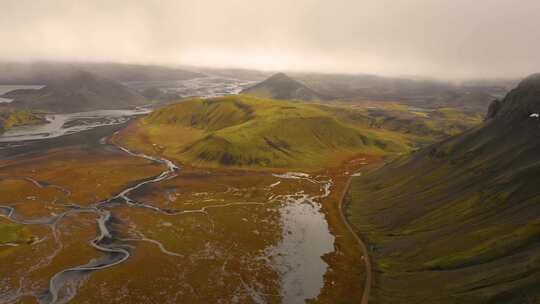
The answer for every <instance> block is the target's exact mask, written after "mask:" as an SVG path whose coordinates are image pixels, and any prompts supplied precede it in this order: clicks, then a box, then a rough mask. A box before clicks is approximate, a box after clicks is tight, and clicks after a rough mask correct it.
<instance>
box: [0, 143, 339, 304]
mask: <svg viewBox="0 0 540 304" xmlns="http://www.w3.org/2000/svg"><path fill="white" fill-rule="evenodd" d="M100 143H101V144H103V145H107V144H108V143H107V140H106V139H103V140H101V141H100ZM114 146H115V147H116V148H118V149H119V150H121V151H123V152H124V153H126V154H128V155H130V156H133V157H139V158H143V159H147V160H150V161H153V162H156V163H158V164H161V165H163V166H165V170H164V171H162V172H161V173H160V174H159V175H157V176H154V177H151V178H148V179H145V180H142V181H139V182H137V183H136V184H135V185H133V186H130V187H128V188H126V189H124V190H122V191H120V192H119V193H118V194H116V195H114V196H112V197H111V198H109V199H106V200H103V201H99V202H96V203H94V204H92V205H90V206H89V207H83V206H79V205H76V204H72V205H65V206H64V207H67V208H69V209H68V210H67V211H65V212H63V213H61V214H59V215H55V216H52V217H48V218H39V219H22V218H20V217H19V216H18V215H17V214H16V212H15V210H14V208H13V207H9V206H0V211H4V212H3V213H4V217H6V218H8V219H9V220H11V221H13V222H16V223H20V224H32V225H34V224H35V225H49V226H50V227H51V229H52V231H53V236H54V239H55V240H56V242H57V244H58V248H57V249H56V250H55V252H54V253H52V255H51V256H49V257H47V259H46V262H50V261H51V260H52V259H53V258H54V256H55V255H56V254H57V253H58V251H60V250H61V248H62V246H63V245H62V243H61V241H60V240H59V238H58V236H57V230H56V229H57V227H56V226H57V223H58V222H59V221H60V220H61V219H63V218H64V217H66V216H68V215H70V214H74V213H92V214H95V215H96V216H97V217H98V218H97V220H96V221H97V227H98V235H97V236H96V237H95V238H94V239H93V240H92V241H91V242H90V245H91V246H92V247H94V248H95V249H97V250H98V251H100V252H102V253H103V255H102V256H101V257H99V258H96V259H92V260H90V261H88V262H87V263H85V264H83V265H79V266H75V267H70V268H67V269H64V270H62V271H59V272H57V273H56V274H54V275H53V276H52V278H51V279H50V281H49V287H48V290H47V292H46V293H32V294H25V293H23V292H22V291H21V290H18V291H16V293H15V294H10V295H7V296H5V297H4V296H0V302H13V301H16V300H17V299H18V298H20V297H22V296H27V295H31V296H34V297H35V298H36V299H38V300H39V302H40V303H43V304H54V303H67V302H69V301H70V300H72V299H73V298H74V297H75V296H76V295H77V292H78V287H79V286H80V285H81V284H82V283H83V282H84V278H85V275H87V274H88V273H89V272H91V271H96V270H103V269H107V268H110V267H113V266H116V265H118V264H120V263H122V262H124V261H126V260H127V259H129V258H130V256H131V254H132V253H131V250H132V248H133V247H132V246H131V245H129V243H130V242H149V243H152V244H154V245H156V246H157V247H158V248H159V250H160V251H161V252H162V253H164V254H166V255H169V256H176V257H182V256H183V255H181V254H178V253H176V252H172V251H169V250H167V248H166V247H165V246H164V245H163V244H162V243H161V242H159V241H157V240H153V239H150V238H147V237H145V236H144V235H142V234H139V235H138V238H114V237H113V236H112V232H111V230H110V229H111V228H110V223H111V218H112V214H111V211H109V210H107V207H108V206H109V205H113V204H125V205H127V206H130V207H135V208H146V209H149V210H151V211H153V212H158V213H160V214H163V215H169V216H170V215H177V214H184V213H207V210H208V209H210V208H223V207H228V206H234V205H264V203H257V202H237V203H230V204H221V205H210V206H205V207H202V208H201V209H196V210H174V209H163V208H160V207H157V206H154V205H151V204H147V203H144V202H139V201H136V200H134V199H132V198H131V197H130V193H132V192H133V191H135V190H137V189H139V188H141V187H143V186H144V185H147V184H151V183H158V182H161V181H164V180H167V179H170V178H174V177H175V176H176V175H177V172H178V170H180V168H179V167H178V166H177V165H175V164H174V163H173V162H172V161H170V160H168V159H164V158H160V157H153V156H148V155H146V154H142V153H136V152H133V151H131V150H129V149H127V148H124V147H121V146H118V145H114ZM275 177H277V178H279V179H302V180H306V181H308V182H310V183H314V184H318V185H320V189H321V194H320V195H309V194H306V193H304V192H303V191H301V192H298V193H294V194H289V195H278V196H275V197H272V198H271V199H270V201H274V202H280V203H281V204H282V207H281V208H280V209H279V212H280V214H281V219H282V241H281V242H280V243H279V244H277V245H276V246H274V247H272V248H269V249H268V252H267V253H266V254H267V256H268V257H270V258H272V261H273V262H271V263H272V264H275V266H274V267H275V269H276V271H277V272H279V273H280V276H281V284H280V285H281V290H282V291H281V296H282V298H283V302H284V303H304V301H305V300H306V299H310V298H315V297H317V295H318V293H319V291H320V289H321V288H322V287H323V285H324V278H323V276H324V273H325V272H326V269H327V264H326V263H325V262H324V261H323V260H322V259H321V258H320V257H321V256H322V255H324V254H326V253H329V252H332V251H333V250H334V248H333V244H334V237H333V236H332V235H331V234H330V233H329V230H328V224H327V223H326V220H325V218H324V215H323V214H322V213H321V212H320V204H319V202H318V200H319V199H322V198H325V197H327V196H328V195H329V194H330V188H331V185H332V181H331V180H326V181H320V180H317V179H314V178H311V177H310V176H309V175H307V174H304V173H287V174H282V175H275ZM21 179H25V180H26V181H28V182H31V183H33V184H34V185H36V186H37V187H54V188H57V189H59V190H60V191H62V192H64V194H65V195H66V196H69V195H70V194H71V192H70V191H69V190H68V189H64V188H62V187H60V186H56V185H50V184H47V183H44V182H40V181H36V180H34V179H31V178H26V177H23V178H21ZM280 183H281V182H280V181H278V182H276V183H274V184H272V185H271V186H270V188H273V187H276V186H278V185H279V184H280ZM254 292H255V291H254Z"/></svg>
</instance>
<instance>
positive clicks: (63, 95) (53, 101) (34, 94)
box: [3, 72, 146, 113]
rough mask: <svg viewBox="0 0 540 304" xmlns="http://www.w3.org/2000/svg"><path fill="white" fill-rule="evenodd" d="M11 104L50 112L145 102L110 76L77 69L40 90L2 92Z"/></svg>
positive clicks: (141, 103)
mask: <svg viewBox="0 0 540 304" xmlns="http://www.w3.org/2000/svg"><path fill="white" fill-rule="evenodd" d="M3 96H4V97H6V98H11V99H14V101H13V102H12V104H11V105H12V106H14V107H18V108H30V109H40V110H45V111H51V112H61V113H67V112H81V111H90V110H98V109H121V108H129V107H135V106H140V105H143V104H145V101H146V100H145V98H144V97H143V96H141V95H140V94H139V93H137V92H135V91H133V90H131V89H129V88H127V87H125V86H124V85H122V84H120V83H118V82H116V81H114V80H110V79H106V78H102V77H100V76H96V75H94V74H91V73H88V72H75V73H72V74H70V75H69V76H66V77H65V78H61V79H58V80H55V81H53V82H51V83H50V84H49V85H47V86H45V87H43V88H41V89H37V90H15V91H11V92H8V93H6V94H5V95H3Z"/></svg>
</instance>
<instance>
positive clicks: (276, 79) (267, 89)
mask: <svg viewBox="0 0 540 304" xmlns="http://www.w3.org/2000/svg"><path fill="white" fill-rule="evenodd" d="M242 93H245V94H252V95H258V96H261V97H268V98H273V99H287V100H307V101H311V100H320V99H322V97H321V95H320V94H318V93H317V92H315V91H314V90H312V89H311V88H309V87H307V86H306V85H304V84H303V83H301V82H299V81H297V80H295V79H292V78H290V77H289V76H287V75H285V74H283V73H278V74H275V75H273V76H271V77H270V78H268V79H266V80H265V81H263V82H260V83H258V84H256V85H255V86H253V87H250V88H247V89H245V90H243V91H242Z"/></svg>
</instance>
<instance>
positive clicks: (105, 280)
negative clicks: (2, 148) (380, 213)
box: [0, 144, 376, 303]
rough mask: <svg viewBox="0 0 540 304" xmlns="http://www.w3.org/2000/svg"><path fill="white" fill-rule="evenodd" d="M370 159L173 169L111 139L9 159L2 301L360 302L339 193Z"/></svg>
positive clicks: (1, 198)
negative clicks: (308, 166) (295, 170)
mask: <svg viewBox="0 0 540 304" xmlns="http://www.w3.org/2000/svg"><path fill="white" fill-rule="evenodd" d="M371 161H372V159H369V157H363V156H359V157H357V158H355V159H352V160H351V161H350V162H349V163H348V164H347V165H345V166H343V167H339V168H334V169H327V170H324V171H321V172H317V173H312V174H310V176H309V177H308V176H304V175H294V174H293V175H287V174H279V173H273V172H261V171H257V172H250V171H245V170H243V171H238V170H224V169H204V168H190V167H189V166H186V167H182V168H181V169H180V170H179V171H177V172H176V171H175V172H172V171H170V172H169V171H163V170H165V169H166V168H164V167H165V166H164V164H160V163H159V162H156V160H155V159H154V160H152V159H148V158H144V157H137V156H136V155H133V154H132V155H130V154H129V153H126V151H121V150H119V149H118V148H116V147H115V146H114V145H111V144H103V145H95V146H93V147H85V146H80V145H71V146H68V147H56V148H53V150H48V152H47V153H39V152H38V153H35V154H33V155H28V156H24V155H23V156H19V157H14V158H9V159H6V160H3V161H1V163H0V187H1V188H2V189H8V190H9V191H2V192H1V193H0V205H1V206H2V207H1V209H0V211H1V212H2V214H3V218H2V222H0V227H8V225H9V228H6V229H9V231H10V233H9V235H8V234H7V233H6V234H1V235H0V238H1V239H0V242H1V243H2V246H1V247H0V258H1V259H2V263H1V265H2V266H1V272H2V273H3V274H8V275H6V276H3V277H2V279H1V283H2V284H0V285H1V286H2V287H1V290H0V294H1V296H0V301H7V302H10V301H15V302H24V303H31V302H35V301H37V300H40V301H42V302H45V303H48V302H55V301H56V300H69V299H71V300H72V301H74V302H77V303H95V302H100V303H108V302H111V303H113V302H117V301H129V302H141V301H157V302H161V303H168V302H171V303H174V302H177V301H187V302H190V303H209V302H220V301H221V302H231V301H232V302H234V301H238V302H247V303H249V302H254V303H256V302H260V301H265V302H267V303H280V302H281V301H285V302H291V303H295V302H300V301H303V300H304V299H311V301H310V302H313V303H336V302H338V303H357V302H358V301H360V299H361V297H362V291H363V290H362V286H364V279H365V269H364V267H363V265H364V264H363V262H362V259H363V257H362V252H361V250H360V248H359V247H358V246H357V244H356V242H355V240H354V238H353V237H352V235H351V234H350V233H349V231H348V230H347V228H346V226H344V225H343V222H342V221H341V219H340V217H339V202H340V199H341V196H342V192H343V191H344V190H345V189H344V187H345V184H346V181H347V179H348V178H349V175H351V174H352V173H354V172H356V170H358V169H359V168H361V167H362V166H364V165H365V164H366V163H367V162H371ZM373 161H376V159H373ZM164 172H169V173H166V175H167V176H166V178H164V179H162V180H159V181H158V182H155V183H153V182H149V183H146V182H148V181H155V180H156V178H155V177H159V176H161V175H162V174H163V173H164ZM138 185H141V186H140V187H138ZM134 187H135V188H134ZM126 189H132V190H130V191H128V192H126V193H125V194H126V195H125V197H124V196H122V195H121V194H122V193H124V191H125V190H126ZM109 215H110V217H109ZM96 229H97V231H96ZM0 231H4V230H0ZM84 269H88V270H84ZM89 269H93V270H92V271H89ZM96 287H97V288H96ZM169 289H170V290H169Z"/></svg>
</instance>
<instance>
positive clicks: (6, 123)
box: [0, 109, 46, 133]
mask: <svg viewBox="0 0 540 304" xmlns="http://www.w3.org/2000/svg"><path fill="white" fill-rule="evenodd" d="M45 122H46V120H45V119H44V118H43V117H41V116H39V115H36V114H33V113H30V112H27V111H17V110H11V109H4V110H3V109H0V133H2V132H4V131H6V130H8V129H10V128H12V127H16V126H22V125H33V124H41V123H45Z"/></svg>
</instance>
